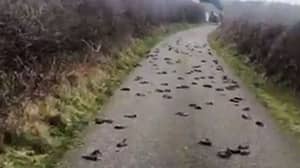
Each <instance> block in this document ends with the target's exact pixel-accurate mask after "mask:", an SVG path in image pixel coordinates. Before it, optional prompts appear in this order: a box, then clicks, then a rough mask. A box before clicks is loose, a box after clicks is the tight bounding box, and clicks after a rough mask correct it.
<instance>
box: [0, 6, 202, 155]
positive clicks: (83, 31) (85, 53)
mask: <svg viewBox="0 0 300 168" xmlns="http://www.w3.org/2000/svg"><path fill="white" fill-rule="evenodd" d="M203 18H204V11H203V9H202V7H201V6H200V5H199V4H197V3H194V2H191V1H189V0H151V1H150V0H101V1H98V0H52V1H48V0H2V1H1V2H0V152H4V146H5V145H21V146H22V145H23V143H24V144H28V143H32V145H31V146H32V147H33V148H35V149H34V150H35V151H38V152H40V153H41V154H43V153H44V152H45V151H47V144H49V143H50V142H44V141H42V142H40V141H41V140H40V139H39V138H38V139H36V137H41V136H51V135H40V134H42V133H41V132H43V131H41V130H40V129H48V127H49V126H50V127H57V128H63V129H66V128H65V127H66V125H67V124H68V122H69V121H64V120H62V119H61V118H63V115H64V113H63V112H61V111H65V109H60V108H59V106H60V105H57V103H55V101H56V99H61V98H62V97H66V96H68V94H70V93H69V92H66V93H65V92H63V91H62V92H61V93H64V95H61V94H55V93H57V87H58V86H60V85H61V83H69V84H70V85H71V86H74V87H75V86H77V85H78V81H79V80H80V77H78V76H77V73H78V71H82V72H81V73H86V74H88V72H86V71H87V70H89V69H87V68H86V67H95V66H100V68H101V69H105V68H108V69H109V66H110V65H111V64H112V62H114V60H118V59H121V58H120V57H123V55H120V54H118V53H120V50H122V49H124V48H127V47H128V46H131V45H132V44H133V43H135V41H136V39H139V38H142V37H145V36H147V35H150V34H151V33H152V32H153V30H155V29H156V28H157V27H160V26H161V25H167V24H171V23H179V22H189V23H198V22H201V21H202V20H203ZM125 55H126V54H125ZM99 76H101V74H100V75H99ZM112 81H113V80H112ZM100 85H101V86H102V85H103V84H100ZM88 87H91V88H90V89H94V84H93V83H91V84H88ZM105 87H106V86H105ZM96 90H97V87H96ZM69 91H70V92H71V90H69ZM58 93H60V92H58ZM99 93H101V94H102V91H101V92H99ZM53 94H54V95H53ZM78 94H79V93H78ZM101 94H100V95H101ZM49 95H53V97H54V100H51V101H54V102H53V103H54V104H55V106H58V107H56V108H57V110H56V111H51V113H49V114H48V113H47V111H48V108H49V107H48V105H43V104H42V105H37V106H33V107H30V106H29V105H28V102H34V101H35V100H36V101H38V100H41V99H47V98H48V96H49ZM70 96H71V95H70ZM71 97H72V96H71ZM75 97H76V96H75ZM75 97H74V99H72V100H69V99H67V100H65V102H64V103H65V104H73V103H79V102H81V100H77V99H76V98H75ZM63 99H65V98H63ZM86 99H87V100H88V98H86ZM87 100H84V101H87ZM97 101H100V102H101V101H102V100H97ZM95 103H98V102H95ZM79 104H80V103H79ZM78 106H79V107H78V108H79V109H78V111H85V110H86V108H87V107H86V106H81V105H78ZM42 107H43V108H44V109H40V108H42ZM68 110H70V109H68ZM68 110H67V111H68ZM90 110H91V111H94V109H90ZM37 111H38V112H39V113H38V114H36V113H37ZM41 111H42V112H41ZM44 111H45V112H44ZM28 112H29V113H28ZM79 113H81V112H79ZM40 122H42V123H43V124H44V127H43V126H40V125H39V124H37V123H40ZM35 124H36V125H35ZM65 131H66V132H68V131H67V130H65ZM46 132H47V131H46ZM28 133H30V134H31V135H34V136H29V137H28V136H27V135H23V134H28ZM51 134H56V132H54V133H51ZM16 137H17V138H16ZM54 142H55V141H54ZM36 144H44V145H37V146H36ZM40 146H43V148H42V149H40Z"/></svg>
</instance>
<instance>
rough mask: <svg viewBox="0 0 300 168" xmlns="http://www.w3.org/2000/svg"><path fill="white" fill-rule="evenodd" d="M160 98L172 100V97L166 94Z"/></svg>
mask: <svg viewBox="0 0 300 168" xmlns="http://www.w3.org/2000/svg"><path fill="white" fill-rule="evenodd" d="M162 97H163V98H164V99H172V98H173V97H172V96H170V95H167V94H164V95H163V96H162Z"/></svg>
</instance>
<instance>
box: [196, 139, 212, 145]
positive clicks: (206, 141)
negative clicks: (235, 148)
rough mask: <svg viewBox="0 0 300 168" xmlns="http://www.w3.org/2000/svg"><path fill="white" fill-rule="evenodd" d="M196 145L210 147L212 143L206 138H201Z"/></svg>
mask: <svg viewBox="0 0 300 168" xmlns="http://www.w3.org/2000/svg"><path fill="white" fill-rule="evenodd" d="M198 144H200V145H204V146H212V142H211V140H210V139H208V138H203V139H201V140H200V141H199V142H198Z"/></svg>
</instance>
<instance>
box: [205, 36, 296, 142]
mask: <svg viewBox="0 0 300 168" xmlns="http://www.w3.org/2000/svg"><path fill="white" fill-rule="evenodd" d="M209 43H210V45H211V47H212V48H213V49H214V50H215V51H216V52H217V55H218V56H220V57H222V59H223V60H224V61H225V62H226V63H227V64H228V65H229V66H231V67H232V69H233V71H234V72H235V74H237V75H238V76H239V77H240V78H241V79H242V80H243V81H244V83H245V84H246V85H247V86H248V88H250V90H252V91H253V93H254V94H255V95H256V97H257V98H258V100H260V101H261V102H262V104H263V105H264V106H266V107H267V108H268V109H270V111H271V113H272V115H273V116H274V118H275V119H276V120H277V121H278V122H279V123H280V125H281V127H282V128H284V130H288V132H289V133H292V134H295V135H296V136H297V137H300V101H299V100H300V99H299V96H298V95H297V94H295V92H294V91H293V90H292V89H290V88H287V87H284V86H279V85H277V84H275V82H272V80H271V79H270V80H267V79H266V78H264V76H263V73H261V72H259V71H258V70H257V69H259V67H255V66H254V65H252V64H248V63H246V60H245V58H246V57H245V56H243V55H241V54H239V53H238V52H237V50H236V49H235V48H234V47H232V46H231V47H230V45H226V44H225V43H224V42H222V41H221V40H219V39H216V37H215V34H211V36H210V38H209ZM299 142H300V140H299Z"/></svg>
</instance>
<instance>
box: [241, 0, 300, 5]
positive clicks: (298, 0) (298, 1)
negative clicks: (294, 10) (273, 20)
mask: <svg viewBox="0 0 300 168" xmlns="http://www.w3.org/2000/svg"><path fill="white" fill-rule="evenodd" d="M243 1H244V0H243ZM252 1H253V0H252ZM254 1H268V2H284V3H290V4H298V5H300V0H254Z"/></svg>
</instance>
